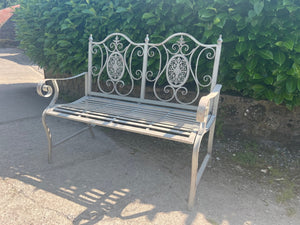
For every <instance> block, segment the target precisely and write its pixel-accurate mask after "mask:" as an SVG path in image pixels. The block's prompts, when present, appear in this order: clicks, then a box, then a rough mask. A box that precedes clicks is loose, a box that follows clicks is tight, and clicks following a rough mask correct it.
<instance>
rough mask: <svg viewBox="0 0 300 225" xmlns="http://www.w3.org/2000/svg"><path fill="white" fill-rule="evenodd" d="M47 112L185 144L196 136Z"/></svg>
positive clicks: (51, 113)
mask: <svg viewBox="0 0 300 225" xmlns="http://www.w3.org/2000/svg"><path fill="white" fill-rule="evenodd" d="M47 114H48V115H51V116H56V117H60V118H68V119H70V120H74V121H78V122H84V123H87V124H93V125H98V126H104V127H110V128H114V129H119V130H125V131H130V132H133V133H140V134H145V135H149V136H153V137H159V138H163V139H168V140H173V141H177V142H182V143H186V144H193V142H194V139H195V136H196V134H195V133H194V132H192V133H190V136H189V137H184V136H181V135H176V134H169V133H164V132H160V131H156V130H147V129H144V128H139V127H132V126H126V125H122V124H116V123H113V122H111V121H109V120H106V121H102V120H95V119H90V118H84V117H79V116H74V115H70V114H65V113H59V112H55V111H53V110H49V111H47Z"/></svg>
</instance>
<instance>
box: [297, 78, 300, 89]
mask: <svg viewBox="0 0 300 225" xmlns="http://www.w3.org/2000/svg"><path fill="white" fill-rule="evenodd" d="M297 88H298V91H300V79H298V82H297Z"/></svg>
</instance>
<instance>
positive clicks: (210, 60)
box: [37, 33, 222, 208]
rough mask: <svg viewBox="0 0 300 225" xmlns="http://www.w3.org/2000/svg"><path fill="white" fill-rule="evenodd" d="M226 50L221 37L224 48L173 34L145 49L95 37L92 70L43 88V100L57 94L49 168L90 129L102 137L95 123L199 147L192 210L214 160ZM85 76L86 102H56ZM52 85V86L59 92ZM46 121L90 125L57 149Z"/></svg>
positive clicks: (121, 38)
mask: <svg viewBox="0 0 300 225" xmlns="http://www.w3.org/2000/svg"><path fill="white" fill-rule="evenodd" d="M221 45H222V38H221V36H220V38H219V39H218V41H217V44H210V45H206V44H202V43H200V42H198V41H197V40H196V39H195V38H194V37H192V36H191V35H189V34H186V33H176V34H173V35H171V36H170V37H168V38H167V39H165V40H164V41H163V42H161V43H150V42H149V38H148V35H147V36H146V39H145V42H144V43H135V42H132V41H131V40H130V39H129V38H128V37H127V36H125V35H124V34H121V33H113V34H111V35H109V36H107V37H106V38H105V39H104V40H103V41H101V42H94V41H93V38H92V35H90V38H89V50H88V72H84V73H81V74H78V75H76V76H73V77H69V78H61V79H45V80H43V81H41V82H40V83H39V84H38V87H37V92H38V93H39V94H40V95H41V96H44V97H49V96H51V95H52V94H53V95H54V96H53V99H52V101H51V102H50V104H49V106H48V107H47V108H46V109H45V110H44V112H43V115H42V122H43V125H44V128H45V131H46V134H47V138H48V147H49V153H48V160H49V162H51V160H52V148H54V147H56V146H57V145H58V144H60V143H62V142H64V141H66V140H68V139H70V138H71V137H74V136H75V135H77V134H79V133H81V132H82V131H84V130H86V129H90V131H91V133H92V135H93V136H94V134H93V131H92V127H93V126H95V125H99V126H104V127H110V128H115V129H120V130H125V131H130V132H135V133H139V134H144V135H149V136H154V137H157V138H164V139H169V140H173V141H177V142H183V143H186V144H191V145H193V153H192V168H191V185H190V194H189V202H188V206H189V208H192V206H193V204H194V198H195V194H196V189H197V186H198V184H199V181H200V179H201V176H202V174H203V172H204V170H205V167H206V165H207V163H208V161H209V159H210V157H211V154H212V144H213V135H214V129H215V124H216V115H217V108H218V101H219V94H220V89H221V85H220V84H216V82H217V76H218V67H219V60H220V53H221ZM81 76H85V96H84V97H82V98H80V99H78V100H76V101H74V102H71V103H66V104H56V100H57V98H58V95H59V88H58V84H57V81H64V80H70V79H74V78H78V77H81ZM48 81H52V86H51V85H50V84H48V83H47V82H48ZM52 87H53V88H54V93H53V88H52ZM203 91H204V92H203ZM201 93H202V94H201ZM203 93H204V94H203ZM46 115H49V116H55V117H60V118H64V119H69V120H74V121H78V122H83V123H85V124H87V127H86V128H84V129H82V130H80V131H78V132H76V133H75V134H73V135H70V136H68V137H66V138H64V139H63V140H61V141H59V142H58V143H56V144H53V143H52V138H51V133H50V130H49V128H48V126H47V125H46V121H45V117H46ZM207 132H209V138H208V147H207V154H206V156H205V157H204V159H203V161H202V164H201V166H200V168H199V167H198V155H199V149H200V144H201V141H202V138H203V136H204V134H205V133H207Z"/></svg>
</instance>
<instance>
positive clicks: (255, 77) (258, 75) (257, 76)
mask: <svg viewBox="0 0 300 225" xmlns="http://www.w3.org/2000/svg"><path fill="white" fill-rule="evenodd" d="M262 78H264V77H263V76H262V75H260V74H259V73H255V74H254V75H253V79H256V80H258V79H262Z"/></svg>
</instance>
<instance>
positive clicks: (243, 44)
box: [235, 42, 247, 55]
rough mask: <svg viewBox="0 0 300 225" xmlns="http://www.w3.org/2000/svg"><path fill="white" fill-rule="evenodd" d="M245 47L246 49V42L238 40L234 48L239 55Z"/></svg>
mask: <svg viewBox="0 0 300 225" xmlns="http://www.w3.org/2000/svg"><path fill="white" fill-rule="evenodd" d="M246 49H247V43H246V42H238V43H237V44H236V47H235V50H236V51H237V52H238V53H239V55H241V54H242V53H243V52H244V51H245V50H246Z"/></svg>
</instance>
